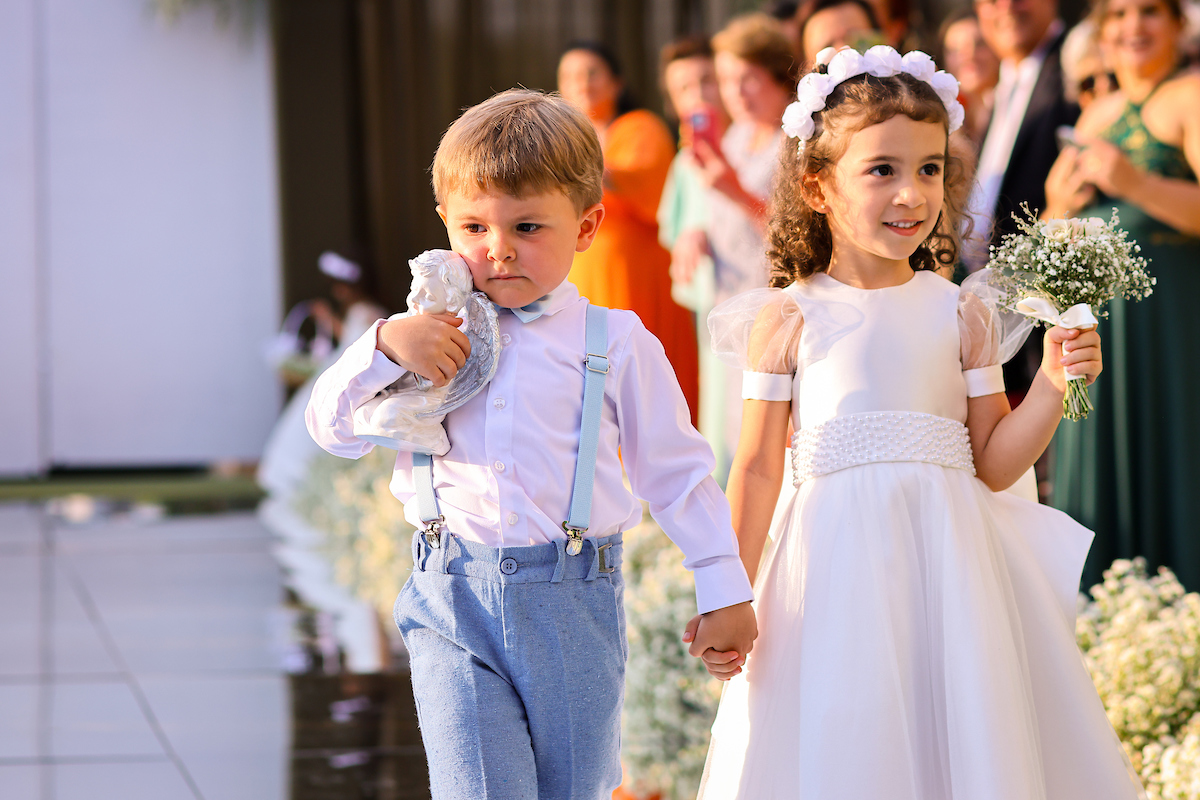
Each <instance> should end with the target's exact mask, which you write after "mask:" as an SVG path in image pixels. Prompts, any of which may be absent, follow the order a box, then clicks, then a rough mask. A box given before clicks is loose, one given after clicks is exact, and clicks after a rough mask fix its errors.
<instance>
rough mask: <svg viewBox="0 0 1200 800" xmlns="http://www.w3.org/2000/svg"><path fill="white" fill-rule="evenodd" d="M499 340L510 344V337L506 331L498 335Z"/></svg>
mask: <svg viewBox="0 0 1200 800" xmlns="http://www.w3.org/2000/svg"><path fill="white" fill-rule="evenodd" d="M500 341H501V342H503V343H504V344H512V337H511V336H509V335H508V334H507V333H506V334H503V335H502V336H501V337H500Z"/></svg>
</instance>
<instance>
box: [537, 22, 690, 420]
mask: <svg viewBox="0 0 1200 800" xmlns="http://www.w3.org/2000/svg"><path fill="white" fill-rule="evenodd" d="M558 89H559V91H560V92H561V93H562V96H563V98H564V99H565V100H566V101H567V102H569V103H571V104H572V105H574V106H576V107H577V108H579V109H580V110H582V111H583V112H584V113H585V114H587V115H588V118H589V119H591V121H592V123H593V124H594V125H595V126H596V132H597V133H598V134H599V136H600V144H601V146H602V147H603V148H604V199H603V203H604V211H605V213H604V223H603V224H602V225H601V226H600V231H599V232H598V233H597V234H596V238H595V240H593V242H592V246H591V247H590V248H588V249H587V250H586V251H585V252H583V253H577V254H576V256H575V263H574V264H573V265H572V267H571V274H570V280H571V281H572V282H573V283H574V284H575V285H576V286H577V287H579V293H580V294H582V295H583V296H584V297H586V298H588V299H589V300H590V301H592V302H593V303H595V304H596V305H600V306H606V307H608V308H624V309H628V310H630V311H633V312H634V313H636V314H637V315H638V316H639V317H640V318H641V320H642V322H643V323H644V324H645V325H646V327H647V328H648V329H649V330H650V332H651V333H653V334H654V335H655V336H657V337H658V339H659V341H661V342H662V345H663V348H664V349H665V350H666V351H667V358H668V359H670V361H671V365H672V366H673V367H674V368H675V376H676V377H677V378H678V379H679V385H680V386H681V387H682V388H683V393H684V396H685V397H686V398H687V401H688V407H689V408H690V409H691V412H692V424H693V425H694V424H696V419H697V417H696V413H697V406H698V395H699V369H698V366H697V353H696V334H695V328H694V325H693V322H692V317H691V314H690V312H688V311H687V309H685V308H683V307H682V306H679V305H677V304H676V303H675V301H674V300H672V299H671V276H670V267H671V254H670V253H668V252H667V251H666V250H665V249H663V246H662V245H661V244H659V241H658V220H657V214H658V203H659V200H660V198H661V197H662V190H663V184H664V183H665V182H666V179H667V170H669V169H670V167H671V161H672V159H674V157H675V143H674V141H673V140H672V139H671V134H670V132H669V131H668V130H667V126H666V124H665V123H664V122H663V121H662V120H661V119H659V118H658V117H657V116H656V115H655V114H653V113H651V112H650V111H646V110H644V109H632V108H630V107H629V105H630V104H628V103H627V102H625V100H626V97H625V95H624V85H623V83H622V81H621V77H620V69H619V67H618V66H617V62H616V60H615V59H614V58H613V56H612V54H611V53H609V52H608V50H607V48H605V47H604V46H603V45H600V44H596V43H592V42H581V43H577V44H573V45H571V46H570V47H568V48H567V51H566V52H565V53H564V54H563V56H562V58H561V59H560V60H559V62H558Z"/></svg>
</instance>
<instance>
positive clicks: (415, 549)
mask: <svg viewBox="0 0 1200 800" xmlns="http://www.w3.org/2000/svg"><path fill="white" fill-rule="evenodd" d="M424 538H425V537H424V536H422V535H421V532H420V531H417V533H416V534H415V535H414V536H413V540H412V559H413V569H415V570H417V571H419V572H424V570H423V569H421V541H422V540H423V539H424Z"/></svg>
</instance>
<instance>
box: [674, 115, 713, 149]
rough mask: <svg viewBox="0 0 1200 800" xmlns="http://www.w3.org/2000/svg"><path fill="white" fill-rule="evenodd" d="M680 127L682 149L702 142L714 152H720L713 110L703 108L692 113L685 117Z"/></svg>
mask: <svg viewBox="0 0 1200 800" xmlns="http://www.w3.org/2000/svg"><path fill="white" fill-rule="evenodd" d="M682 127H683V130H682V131H681V138H682V140H683V146H684V147H694V146H695V143H696V142H704V143H705V144H707V145H708V146H709V147H711V148H712V149H713V150H714V151H716V152H718V153H719V152H721V131H720V130H719V128H720V124H719V122H718V119H717V110H716V109H715V108H713V107H711V106H704V107H703V108H699V109H697V110H696V111H693V112H692V113H690V114H688V115H687V119H685V120H684V124H683V126H682Z"/></svg>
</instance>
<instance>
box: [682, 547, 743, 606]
mask: <svg viewBox="0 0 1200 800" xmlns="http://www.w3.org/2000/svg"><path fill="white" fill-rule="evenodd" d="M692 577H693V578H694V579H695V581H696V609H697V613H700V614H707V613H708V612H709V611H716V610H717V609H718V608H725V607H727V606H735V605H737V604H738V603H748V602H750V601H751V600H753V599H754V589H752V588H751V587H750V579H749V578H747V577H746V568H745V567H743V566H742V560H741V559H740V558H735V557H730V558H721V559H720V560H718V561H714V562H713V563H711V564H707V565H706V566H703V567H696V569H695V570H694V571H693V572H692Z"/></svg>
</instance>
